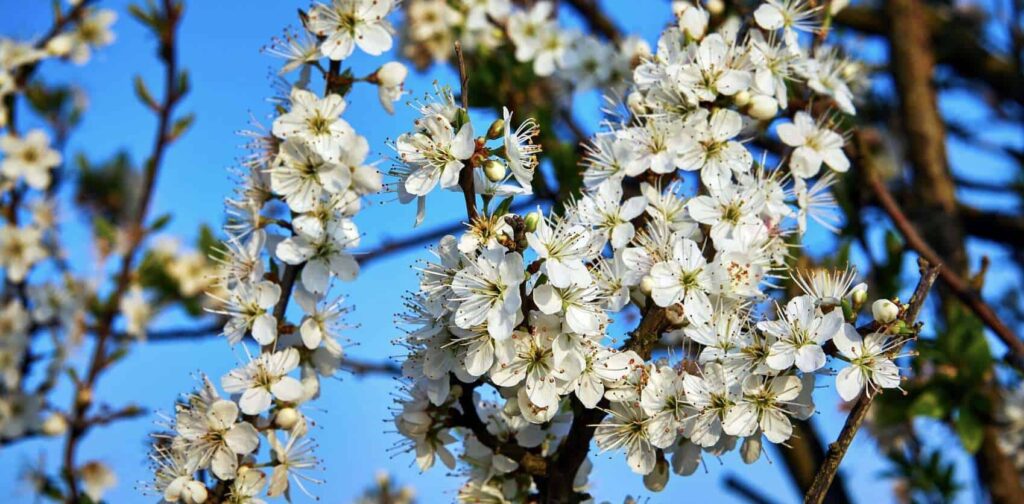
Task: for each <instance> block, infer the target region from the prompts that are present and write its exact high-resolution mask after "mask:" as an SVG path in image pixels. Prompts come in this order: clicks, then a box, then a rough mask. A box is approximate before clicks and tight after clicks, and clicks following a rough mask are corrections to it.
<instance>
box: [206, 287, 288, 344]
mask: <svg viewBox="0 0 1024 504" xmlns="http://www.w3.org/2000/svg"><path fill="white" fill-rule="evenodd" d="M280 299H281V286H279V285H277V284H276V283H274V282H271V281H269V280H261V281H259V282H255V283H248V282H240V283H239V284H238V285H236V286H235V288H234V289H232V290H231V292H229V293H228V299H226V300H221V301H222V302H223V303H224V304H225V308H224V309H223V310H217V311H214V313H219V314H221V315H225V316H227V317H229V320H228V322H227V324H225V325H224V335H225V336H227V338H228V342H229V343H231V344H232V345H234V344H236V343H238V342H239V341H242V338H243V337H245V333H246V332H250V331H251V332H252V337H253V339H255V340H256V342H257V343H259V344H260V345H269V344H271V343H273V342H274V340H276V339H277V319H276V318H274V314H273V312H272V311H273V308H274V306H275V305H276V304H277V302H278V301H279V300H280Z"/></svg>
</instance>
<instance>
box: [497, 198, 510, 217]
mask: <svg viewBox="0 0 1024 504" xmlns="http://www.w3.org/2000/svg"><path fill="white" fill-rule="evenodd" d="M511 206H512V196H509V197H507V198H505V199H503V200H501V203H499V204H498V208H495V209H494V214H493V215H495V216H498V217H500V216H502V215H505V214H507V213H508V209H509V208H510V207H511Z"/></svg>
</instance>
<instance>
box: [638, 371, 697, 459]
mask: <svg viewBox="0 0 1024 504" xmlns="http://www.w3.org/2000/svg"><path fill="white" fill-rule="evenodd" d="M640 407H641V408H643V410H644V413H646V414H647V415H648V416H650V417H651V419H650V421H649V422H648V423H647V431H648V435H649V436H650V439H651V444H653V445H654V446H656V447H658V448H668V447H670V446H672V445H673V444H674V443H675V442H676V439H677V437H678V435H679V431H680V429H682V427H683V422H684V420H687V419H688V418H689V417H692V416H693V414H694V413H695V411H694V410H693V407H692V406H690V405H689V403H687V402H686V389H685V387H684V385H683V375H682V374H681V373H679V372H677V371H676V370H675V369H672V368H671V367H669V366H657V367H654V368H653V369H652V370H651V373H650V377H649V378H648V381H647V384H646V385H644V389H643V391H642V392H641V393H640Z"/></svg>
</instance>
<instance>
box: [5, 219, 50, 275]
mask: <svg viewBox="0 0 1024 504" xmlns="http://www.w3.org/2000/svg"><path fill="white" fill-rule="evenodd" d="M42 239H43V235H42V233H41V232H40V231H39V230H38V229H35V228H32V227H23V228H19V227H16V226H11V225H4V226H0V267H3V269H4V272H5V273H6V274H7V279H8V280H10V281H11V282H14V283H21V282H22V281H23V280H25V277H26V276H28V272H29V270H30V269H32V266H34V265H35V264H36V263H37V262H39V261H41V260H43V259H45V258H46V256H47V253H46V249H45V248H43V244H42Z"/></svg>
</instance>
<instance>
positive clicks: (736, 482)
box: [723, 473, 775, 504]
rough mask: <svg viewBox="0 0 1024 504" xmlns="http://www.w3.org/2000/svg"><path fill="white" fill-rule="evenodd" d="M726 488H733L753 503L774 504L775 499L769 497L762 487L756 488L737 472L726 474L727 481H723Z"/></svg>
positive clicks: (734, 491) (736, 492)
mask: <svg viewBox="0 0 1024 504" xmlns="http://www.w3.org/2000/svg"><path fill="white" fill-rule="evenodd" d="M723 484H724V485H725V488H728V489H729V490H732V491H733V493H735V494H737V495H739V496H740V497H742V498H743V499H744V500H746V501H747V502H749V503H751V504H774V503H775V501H773V500H772V499H769V498H768V497H767V496H765V495H764V493H763V492H762V491H761V489H759V488H756V487H754V486H752V485H750V484H749V483H747V482H746V481H743V480H742V479H740V478H739V477H737V476H736V475H735V474H732V473H730V474H726V475H725V481H724V483H723Z"/></svg>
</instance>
